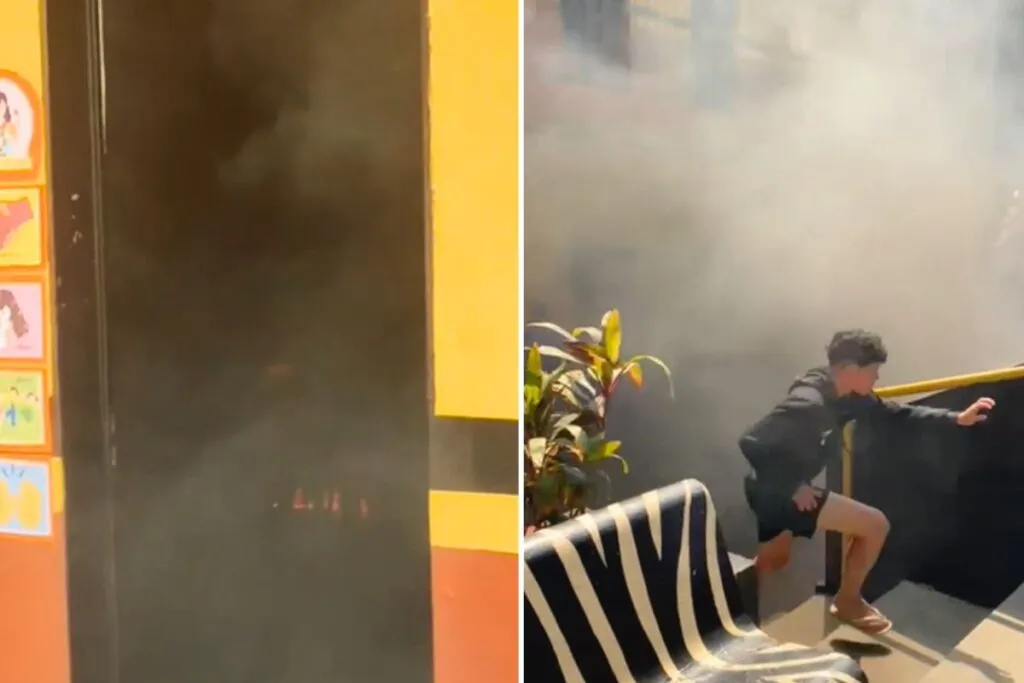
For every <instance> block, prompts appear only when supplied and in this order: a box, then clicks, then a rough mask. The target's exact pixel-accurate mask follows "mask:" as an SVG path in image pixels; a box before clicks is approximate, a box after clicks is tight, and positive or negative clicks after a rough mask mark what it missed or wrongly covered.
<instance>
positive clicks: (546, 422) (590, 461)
mask: <svg viewBox="0 0 1024 683" xmlns="http://www.w3.org/2000/svg"><path fill="white" fill-rule="evenodd" d="M527 327H531V328H539V329H543V330H547V331H549V332H553V333H554V334H556V335H558V337H559V340H560V344H559V345H558V346H549V345H539V344H533V345H531V346H530V347H528V348H527V349H526V350H525V351H526V362H525V377H524V381H523V493H524V504H525V506H526V508H525V523H526V532H527V533H529V532H530V531H532V530H534V529H538V528H541V527H545V526H550V525H552V524H557V523H558V522H560V521H563V520H565V519H569V518H571V517H575V516H577V515H579V514H582V513H583V512H585V511H586V509H587V507H588V506H587V501H588V499H589V498H590V496H591V495H592V494H593V492H594V490H595V483H596V482H597V480H598V479H606V478H607V474H606V473H605V472H604V471H603V470H601V469H600V465H601V463H605V462H607V461H609V460H616V461H618V462H619V463H620V464H621V466H622V471H623V473H628V472H629V466H628V464H627V462H626V460H625V458H623V456H622V453H621V452H620V450H619V449H620V447H621V446H622V443H621V442H620V441H615V440H611V439H608V438H607V431H606V429H607V416H608V408H609V405H610V403H611V399H612V397H613V395H614V394H615V392H616V391H617V390H618V389H619V388H620V387H621V386H622V380H623V379H626V380H628V381H629V382H630V383H632V384H633V385H634V386H635V387H637V388H638V389H639V388H642V387H643V383H644V373H643V364H645V363H647V364H651V365H654V366H655V367H657V368H659V369H661V370H662V371H664V373H665V377H666V378H667V379H668V382H669V395H670V396H672V395H673V388H672V373H671V372H670V371H669V369H668V366H667V365H665V363H664V362H662V361H661V360H660V359H658V358H655V357H654V356H648V355H640V356H632V357H630V358H628V359H624V358H623V357H622V353H621V350H622V324H621V319H620V316H619V312H618V311H617V310H611V311H608V312H607V313H605V314H604V316H603V317H602V319H601V327H600V328H596V327H579V328H576V329H574V330H573V331H572V332H569V331H567V330H565V329H563V328H561V327H559V326H558V325H555V324H553V323H548V322H540V323H531V324H529V325H527ZM549 370H550V371H549Z"/></svg>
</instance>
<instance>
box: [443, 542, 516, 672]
mask: <svg viewBox="0 0 1024 683" xmlns="http://www.w3.org/2000/svg"><path fill="white" fill-rule="evenodd" d="M430 555H431V558H430V564H431V577H432V578H431V583H432V586H431V590H432V594H433V606H434V629H433V630H434V683H480V681H487V682H488V683H516V682H517V681H518V680H519V652H518V650H519V556H518V555H514V554H509V553H493V552H486V551H480V550H449V549H446V548H436V547H435V548H431V550H430Z"/></svg>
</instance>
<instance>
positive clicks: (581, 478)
mask: <svg viewBox="0 0 1024 683" xmlns="http://www.w3.org/2000/svg"><path fill="white" fill-rule="evenodd" d="M561 468H562V473H563V474H564V475H565V483H566V484H568V485H569V486H586V485H587V483H588V482H589V481H590V477H588V476H587V473H586V472H584V471H583V470H581V469H580V468H579V467H576V466H575V465H565V464H563V465H561Z"/></svg>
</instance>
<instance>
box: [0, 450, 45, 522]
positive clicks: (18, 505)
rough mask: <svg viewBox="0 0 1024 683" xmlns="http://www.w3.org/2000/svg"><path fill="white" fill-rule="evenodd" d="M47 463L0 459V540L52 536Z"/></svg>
mask: <svg viewBox="0 0 1024 683" xmlns="http://www.w3.org/2000/svg"><path fill="white" fill-rule="evenodd" d="M51 508H52V505H51V492H50V467H49V463H47V462H34V461H31V460H11V459H8V458H0V536H4V535H7V536H43V537H45V536H50V535H51V534H52V533H53V523H52V513H51Z"/></svg>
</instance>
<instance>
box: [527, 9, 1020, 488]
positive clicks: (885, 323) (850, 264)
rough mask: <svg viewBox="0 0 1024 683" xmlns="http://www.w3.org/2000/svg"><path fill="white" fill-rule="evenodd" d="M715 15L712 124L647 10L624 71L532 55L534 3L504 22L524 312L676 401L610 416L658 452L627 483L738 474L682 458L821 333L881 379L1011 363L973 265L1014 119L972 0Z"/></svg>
mask: <svg viewBox="0 0 1024 683" xmlns="http://www.w3.org/2000/svg"><path fill="white" fill-rule="evenodd" d="M693 4H694V6H696V5H697V4H698V3H697V2H696V0H695V1H694V3H693ZM739 4H740V10H739V12H740V15H739V20H738V25H739V29H738V31H737V38H736V42H735V47H734V48H733V47H731V46H729V47H727V50H729V51H732V50H734V53H735V55H736V70H735V78H734V79H733V80H734V83H735V85H736V87H735V89H734V90H735V94H734V96H733V98H732V101H731V102H730V103H728V104H727V105H726V106H720V107H717V108H715V109H710V108H707V107H703V108H702V107H699V106H698V105H697V103H696V102H695V99H696V98H695V92H696V93H698V94H700V93H701V91H702V90H703V91H704V92H703V94H704V95H708V94H710V97H711V98H712V99H714V98H721V97H723V96H727V95H728V94H729V92H728V91H729V89H730V86H729V84H728V82H727V81H726V78H725V76H728V71H727V70H721V69H720V71H721V72H722V73H723V74H725V75H724V76H723V77H721V78H719V79H717V80H716V79H715V77H714V74H715V73H716V72H715V71H713V70H711V69H708V68H705V67H702V64H701V61H700V55H699V53H698V52H695V50H694V49H693V45H692V44H691V36H690V29H689V27H687V26H685V25H682V24H681V23H680V22H676V25H673V17H672V16H670V15H671V14H672V12H671V10H670V9H666V7H668V6H667V5H665V4H664V3H662V4H659V5H658V6H657V8H658V9H657V11H655V12H654V15H655V16H653V17H652V16H651V14H652V12H651V10H652V8H654V6H653V5H652V6H651V7H645V8H638V7H635V8H634V13H633V16H634V19H633V22H632V41H633V45H632V51H631V55H632V59H633V65H632V69H631V70H630V72H629V73H628V74H626V73H624V71H623V70H622V69H620V68H616V67H614V66H610V65H609V63H608V62H602V61H601V60H600V59H598V58H596V57H594V56H593V53H590V54H587V53H586V51H585V50H582V49H575V50H574V49H570V48H566V47H564V46H563V44H562V43H560V42H558V41H557V40H556V39H554V34H555V33H557V31H554V30H552V28H551V22H550V19H551V18H552V17H551V16H550V13H549V12H548V11H547V9H546V7H545V6H543V5H539V6H537V7H536V8H534V12H533V14H532V15H531V17H530V22H529V23H528V34H527V41H528V42H527V46H528V47H527V101H526V107H527V121H528V127H527V134H526V138H525V148H526V159H525V177H526V189H525V191H526V208H525V212H526V213H525V219H526V228H525V229H526V235H525V239H526V273H527V275H526V291H527V300H528V301H533V302H536V304H535V310H536V312H537V313H538V314H543V315H545V316H548V317H552V318H556V319H559V320H560V321H561V322H564V323H566V324H581V323H582V321H580V320H579V317H580V316H586V317H591V318H592V317H593V316H595V315H598V314H599V313H600V311H601V310H603V309H605V308H610V307H612V306H616V307H618V308H620V309H621V310H622V313H623V319H624V325H625V333H626V335H627V336H626V340H627V342H626V343H627V344H628V345H629V347H630V350H632V351H637V352H639V351H643V352H652V353H658V354H661V355H662V356H663V357H664V358H665V359H666V360H667V361H668V362H669V363H670V364H671V365H672V367H673V368H674V370H675V373H676V381H677V384H678V385H680V386H681V388H682V396H681V398H680V400H679V402H677V404H675V405H673V406H670V407H664V408H661V407H652V406H660V405H661V404H663V403H664V400H663V399H662V397H661V396H660V395H659V396H656V397H649V396H647V395H646V394H652V393H656V390H654V389H649V390H647V391H646V392H645V396H644V398H643V399H642V406H643V407H644V409H645V410H647V409H650V410H653V411H655V412H659V413H660V414H661V416H662V417H661V419H660V421H659V420H658V419H656V418H652V417H646V418H644V417H643V416H639V417H637V416H633V417H632V418H629V419H635V420H639V421H640V426H639V427H636V428H635V429H636V431H637V432H640V433H638V434H637V435H636V438H637V439H640V440H641V442H642V443H644V444H649V445H650V447H651V448H652V449H654V450H655V451H656V452H658V453H660V454H662V457H661V462H653V463H651V466H652V468H653V470H654V471H655V472H654V474H652V475H650V477H648V478H647V479H646V480H643V482H642V484H640V485H639V486H640V488H643V487H649V485H660V484H664V483H665V481H666V479H668V478H669V477H671V478H679V477H680V476H685V475H689V476H701V474H702V473H704V474H706V475H707V476H709V477H712V478H715V477H716V470H719V469H721V465H720V463H722V462H725V461H726V460H729V462H730V463H731V466H732V469H733V470H736V469H737V468H739V467H741V465H740V464H739V463H738V460H737V459H736V458H738V456H736V457H733V455H723V456H721V457H715V458H714V461H715V463H716V464H715V465H708V464H706V463H703V462H700V459H702V458H703V459H705V460H706V459H709V458H710V456H711V454H713V453H716V452H721V453H726V452H728V453H730V454H732V453H733V452H734V447H733V444H734V443H735V438H736V436H737V434H738V432H739V430H740V429H742V427H743V426H745V425H746V424H748V423H749V422H750V421H751V420H752V419H754V418H756V417H757V416H758V413H759V412H762V411H764V410H767V409H768V408H769V407H770V406H771V405H772V404H773V403H774V402H775V401H776V400H777V399H778V398H779V397H780V396H781V394H782V392H784V390H785V388H786V386H787V384H786V382H787V380H788V379H790V378H792V377H793V376H794V375H795V374H797V373H798V372H800V371H801V370H803V369H805V368H806V367H809V366H812V365H815V364H819V363H821V362H822V361H823V347H824V345H825V343H826V342H827V340H828V338H829V336H830V335H831V333H832V332H833V331H834V330H835V329H838V328H846V327H866V328H870V329H873V330H876V331H878V332H880V333H881V334H882V335H883V337H884V338H885V339H886V341H887V345H888V346H889V350H890V358H891V360H890V363H889V366H890V367H888V368H886V370H885V374H884V379H883V381H888V382H895V381H908V380H912V379H918V378H927V377H934V376H939V375H944V374H955V373H960V372H967V371H972V370H980V369H985V368H988V367H996V366H999V365H1001V364H1005V363H1012V362H1017V361H1019V360H1022V357H1024V349H1022V348H1021V343H1020V327H1019V324H1018V323H1019V320H1014V319H1013V318H1012V316H1011V314H1010V313H1009V312H1010V311H1012V310H1013V307H1014V306H1017V307H1018V310H1019V306H1020V304H1021V303H1022V302H1021V299H1020V294H1019V292H1010V291H1006V290H1005V289H997V288H996V286H995V278H994V277H993V272H992V268H991V266H990V264H991V263H992V258H993V253H992V245H993V242H994V237H995V234H996V233H997V232H998V218H999V214H1000V212H1002V211H1003V210H1005V208H1006V207H1005V197H1002V196H1001V192H1002V190H1001V188H1002V186H1003V183H1005V182H1008V181H1009V180H1011V178H1010V177H1009V176H1008V175H1007V170H1006V169H1007V164H1006V161H1007V159H1006V157H1007V152H1006V145H1005V139H1006V136H1005V135H1004V134H1005V133H1006V131H1007V130H1010V131H1011V132H1012V129H1013V127H1014V126H1013V124H1014V123H1015V122H1014V118H1013V111H1012V108H1011V107H1010V103H1011V100H1012V98H1010V97H1007V93H1006V91H1005V88H1003V86H1002V85H1001V82H1000V81H999V80H998V77H997V68H996V67H997V66H1000V68H1003V69H1005V65H1000V64H999V61H1000V60H999V44H1000V41H1002V40H1003V36H1001V35H1000V34H999V32H998V31H997V27H998V25H999V21H1000V19H1001V15H1000V14H999V12H997V11H996V8H995V7H994V6H993V5H992V3H986V2H981V3H969V4H964V3H947V2H939V3H934V2H933V3H917V4H918V5H920V6H922V7H924V6H925V5H927V6H928V7H930V9H928V10H927V11H924V10H918V9H916V8H912V7H911V6H910V5H911V4H912V3H891V2H884V1H883V0H863V1H861V2H847V3H839V4H836V3H816V2H810V1H805V0H791V1H789V2H786V3H770V6H768V5H769V3H757V2H749V1H743V2H740V3H739ZM762 5H764V7H761V6H762ZM590 6H591V7H597V6H599V3H592V4H591V5H590ZM683 6H684V3H680V8H682V7H683ZM659 13H660V15H659ZM702 68H704V71H703V74H704V77H703V82H698V81H697V78H696V76H695V72H700V71H701V69H702ZM709 74H710V75H709ZM1003 75H1004V76H1005V75H1006V74H1003ZM708 81H710V82H708ZM708 91H710V93H709V92H708ZM997 152H1002V155H1001V156H999V155H997ZM1010 161H1011V162H1012V159H1011V160H1010ZM1000 202H1003V204H1002V205H1001V204H1000ZM540 303H542V304H543V306H540V305H539V304H540ZM1018 315H1019V314H1018ZM634 408H635V406H634ZM645 420H646V422H645ZM625 421H626V420H623V422H625ZM624 428H625V427H624ZM628 443H629V442H628V441H627V444H628ZM634 443H635V442H634ZM680 449H686V450H688V451H694V452H695V453H694V455H692V456H690V457H691V458H692V459H691V460H689V461H687V463H688V464H687V466H686V467H688V468H689V469H688V471H681V470H683V469H685V468H684V467H683V466H682V465H680V464H679V462H675V463H669V462H667V461H665V457H667V455H668V454H669V452H670V451H678V450H680ZM636 450H643V446H641V447H640V448H639V449H634V452H636ZM696 453H701V454H703V455H701V456H698V455H696ZM679 457H681V458H682V457H684V456H679ZM694 461H696V462H694ZM634 471H636V469H635V468H634ZM733 474H735V472H733V473H730V474H729V476H730V477H732V476H733ZM717 476H718V477H719V478H720V477H721V474H720V473H717ZM641 479H643V477H641ZM730 486H732V487H733V488H734V487H735V480H732V483H731V484H730Z"/></svg>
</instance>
